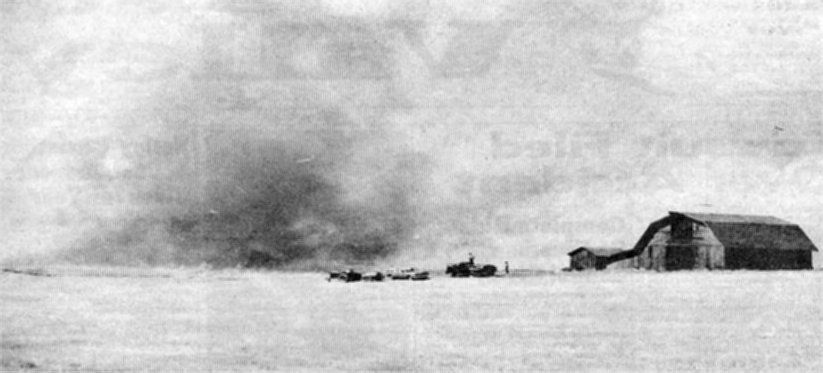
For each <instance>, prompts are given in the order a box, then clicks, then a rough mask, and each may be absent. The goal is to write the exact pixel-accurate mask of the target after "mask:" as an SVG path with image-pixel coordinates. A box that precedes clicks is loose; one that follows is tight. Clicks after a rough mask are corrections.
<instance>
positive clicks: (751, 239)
mask: <svg viewBox="0 0 823 373" xmlns="http://www.w3.org/2000/svg"><path fill="white" fill-rule="evenodd" d="M677 218H686V219H689V220H692V221H695V222H697V223H698V224H701V225H704V226H706V227H708V228H709V229H711V231H712V233H714V235H715V237H717V240H718V241H720V243H721V244H723V246H725V247H727V248H741V249H766V248H769V249H779V250H806V251H818V250H817V247H815V245H814V243H812V241H811V240H810V239H809V237H808V236H806V233H805V232H803V230H802V229H800V226H798V225H797V224H794V223H791V222H788V221H785V220H783V219H778V218H776V217H773V216H760V215H732V214H706V213H692V212H678V211H670V212H669V216H666V217H664V218H662V219H660V220H657V221H655V222H653V223H652V224H650V225H649V228H648V229H646V232H645V233H644V234H643V236H642V237H641V238H640V240H639V241H638V242H637V244H636V245H635V247H634V249H632V250H631V251H632V252H633V254H635V255H636V254H639V253H640V252H641V251H642V250H643V248H644V247H645V246H646V245H647V244H648V242H649V241H650V240H651V239H652V237H653V236H654V234H655V233H656V232H657V231H659V230H660V229H662V228H664V227H665V226H668V225H670V224H671V222H672V221H673V220H674V219H677Z"/></svg>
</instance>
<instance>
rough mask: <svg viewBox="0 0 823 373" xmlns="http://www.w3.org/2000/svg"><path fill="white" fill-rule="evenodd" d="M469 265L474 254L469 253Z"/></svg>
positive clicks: (472, 260) (472, 261)
mask: <svg viewBox="0 0 823 373" xmlns="http://www.w3.org/2000/svg"><path fill="white" fill-rule="evenodd" d="M469 265H474V254H472V253H469Z"/></svg>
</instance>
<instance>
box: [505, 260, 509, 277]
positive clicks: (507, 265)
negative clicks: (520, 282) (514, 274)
mask: <svg viewBox="0 0 823 373" xmlns="http://www.w3.org/2000/svg"><path fill="white" fill-rule="evenodd" d="M505 263H506V267H505V268H506V274H507V275H508V274H509V262H508V261H506V262H505Z"/></svg>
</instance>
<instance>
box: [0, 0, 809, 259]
mask: <svg viewBox="0 0 823 373" xmlns="http://www.w3.org/2000/svg"><path fill="white" fill-rule="evenodd" d="M443 3H448V4H434V3H430V2H422V1H377V0H375V1H368V0H351V1H308V2H301V1H285V2H274V1H272V2H268V1H240V0H235V1H228V0H226V1H182V2H175V3H174V4H167V3H166V2H161V1H149V2H141V3H140V4H135V5H126V4H123V3H121V2H115V1H103V0H99V1H97V0H88V1H85V0H76V1H62V2H59V4H58V3H54V2H47V1H5V2H3V3H2V5H0V15H1V16H2V20H1V21H0V31H2V33H0V35H3V36H2V40H1V41H0V46H2V65H0V68H2V93H0V94H1V95H0V99H2V103H1V104H0V105H1V106H0V108H2V127H0V140H2V147H1V148H0V149H2V163H0V171H2V175H3V180H2V182H0V206H1V207H2V211H3V214H2V215H0V233H2V234H3V236H4V238H5V240H4V243H3V244H2V245H3V246H2V248H0V249H2V252H0V260H19V259H20V258H32V257H36V258H41V259H42V258H48V259H49V260H54V259H56V260H64V261H70V262H85V263H109V264H120V265H140V264H146V265H177V264H183V265H197V264H199V263H202V262H205V263H209V264H212V265H215V266H235V265H249V264H255V263H257V264H265V265H273V266H280V267H282V266H286V267H288V266H315V267H324V266H330V265H337V264H343V263H354V264H358V263H360V264H364V263H375V262H377V263H400V264H404V263H412V264H415V265H417V264H418V263H420V265H437V266H439V265H440V264H442V263H443V262H444V261H446V260H448V261H456V260H460V259H463V258H464V257H465V254H466V253H467V252H469V251H472V252H474V253H475V254H476V255H477V256H478V260H479V261H483V262H485V261H492V262H499V261H502V260H510V261H512V262H513V264H514V265H518V264H520V265H522V266H526V265H529V266H536V267H547V268H558V267H560V266H562V265H564V264H565V261H566V257H565V253H566V252H568V251H570V250H571V249H573V248H575V247H578V246H581V245H597V246H622V247H630V246H632V245H633V244H634V242H635V241H636V240H637V238H638V237H639V236H640V234H641V233H642V232H643V230H644V229H645V228H646V225H647V224H648V223H649V222H650V221H652V220H654V219H657V218H659V217H662V216H664V215H665V214H666V213H667V211H669V210H685V211H712V212H721V213H723V212H727V213H751V214H765V215H775V216H779V217H781V218H784V219H787V220H790V221H793V222H796V223H798V224H800V225H801V227H803V229H804V230H805V231H806V232H807V234H808V235H809V236H810V237H811V238H812V240H813V241H815V242H816V243H818V244H820V242H823V228H820V227H821V223H822V222H823V221H821V215H820V214H819V211H821V207H823V206H821V204H823V196H821V193H823V176H821V175H823V161H821V158H820V145H821V144H823V133H822V131H823V129H822V128H821V114H823V113H821V104H820V102H821V98H823V97H821V90H820V89H821V83H823V82H821V77H823V71H821V69H823V67H821V66H823V63H821V61H820V59H821V56H820V54H819V51H820V50H821V47H823V45H821V43H823V42H821V40H823V37H821V36H823V35H821V33H822V32H821V27H820V19H821V17H820V15H821V12H823V11H821V9H820V7H821V6H820V5H818V4H817V3H814V2H810V1H789V2H786V3H785V4H784V5H785V6H784V7H775V6H773V5H774V4H772V6H770V5H769V4H767V3H766V2H763V4H761V3H760V2H732V3H728V2H725V3H723V4H714V3H711V2H697V3H692V2H689V3H684V2H680V1H635V2H602V1H582V2H581V1H568V2H564V1H536V0H534V1H531V0H524V1H513V2H511V1H493V0H492V1H480V0H478V1H457V2H455V1H449V2H443ZM255 253H264V254H265V255H263V256H255V255H258V254H255ZM527 263H528V264H527Z"/></svg>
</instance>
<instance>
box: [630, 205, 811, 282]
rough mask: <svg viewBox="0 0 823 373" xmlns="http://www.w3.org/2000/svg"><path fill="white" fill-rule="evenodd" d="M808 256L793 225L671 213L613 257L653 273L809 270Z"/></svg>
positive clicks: (764, 219) (807, 245) (807, 247)
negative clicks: (675, 271) (629, 248)
mask: <svg viewBox="0 0 823 373" xmlns="http://www.w3.org/2000/svg"><path fill="white" fill-rule="evenodd" d="M813 251H817V247H815V246H814V243H812V241H811V240H810V239H809V237H808V236H806V234H805V233H804V232H803V230H802V229H800V227H799V226H798V225H797V224H794V223H791V222H788V221H785V220H782V219H778V218H775V217H773V216H759V215H729V214H706V213H691V212H677V211H671V212H669V215H668V216H666V217H664V218H662V219H660V220H657V221H655V222H653V223H651V224H650V225H649V227H648V229H646V232H645V233H643V235H642V236H641V237H640V240H639V241H638V242H637V244H636V245H635V246H634V248H633V249H631V250H629V251H627V252H625V253H622V254H618V255H617V257H621V258H627V257H628V258H629V259H628V260H631V263H632V266H633V267H635V268H642V269H654V270H658V271H674V270H684V269H812V252H813Z"/></svg>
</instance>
